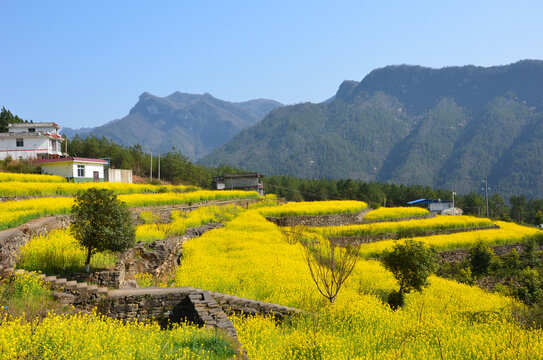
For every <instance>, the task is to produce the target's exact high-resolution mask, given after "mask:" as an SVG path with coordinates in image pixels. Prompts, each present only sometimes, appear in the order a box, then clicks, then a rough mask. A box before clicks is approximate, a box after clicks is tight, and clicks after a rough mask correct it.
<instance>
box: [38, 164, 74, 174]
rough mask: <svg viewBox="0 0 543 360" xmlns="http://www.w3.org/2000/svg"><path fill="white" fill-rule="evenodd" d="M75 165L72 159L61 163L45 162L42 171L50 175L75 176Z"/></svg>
mask: <svg viewBox="0 0 543 360" xmlns="http://www.w3.org/2000/svg"><path fill="white" fill-rule="evenodd" d="M73 170H74V166H73V162H72V161H66V162H61V163H49V164H48V163H45V164H41V172H42V173H43V174H49V175H59V176H63V177H67V178H71V177H73V176H74V173H73Z"/></svg>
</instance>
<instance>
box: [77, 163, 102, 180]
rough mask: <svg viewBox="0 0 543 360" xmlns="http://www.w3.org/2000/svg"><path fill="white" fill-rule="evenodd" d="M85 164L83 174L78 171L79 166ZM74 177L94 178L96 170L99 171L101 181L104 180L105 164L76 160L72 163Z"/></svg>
mask: <svg viewBox="0 0 543 360" xmlns="http://www.w3.org/2000/svg"><path fill="white" fill-rule="evenodd" d="M79 166H83V172H84V174H83V176H81V174H80V173H79V172H78V167H79ZM72 171H73V174H74V175H73V177H74V178H86V179H92V178H93V177H94V172H95V171H98V178H99V179H100V180H101V181H104V164H95V163H85V162H79V161H74V162H73V165H72Z"/></svg>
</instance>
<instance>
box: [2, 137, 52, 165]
mask: <svg viewBox="0 0 543 360" xmlns="http://www.w3.org/2000/svg"><path fill="white" fill-rule="evenodd" d="M21 135H22V134H21ZM21 140H22V145H23V146H17V144H19V145H20V144H21ZM18 141H19V142H18ZM57 145H58V144H57ZM50 146H51V144H50V143H49V137H47V136H43V137H42V136H32V137H26V136H21V137H17V136H9V137H0V159H2V160H3V159H5V158H6V157H8V156H11V158H12V159H14V160H17V159H31V158H37V157H38V155H39V154H47V153H50V154H55V155H62V152H61V151H56V152H52V151H51V150H50ZM57 149H58V146H57ZM58 150H60V149H58Z"/></svg>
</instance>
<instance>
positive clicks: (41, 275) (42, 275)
mask: <svg viewBox="0 0 543 360" xmlns="http://www.w3.org/2000/svg"><path fill="white" fill-rule="evenodd" d="M46 276H47V275H45V274H37V275H36V277H37V278H38V279H42V280H43V279H45V277H46Z"/></svg>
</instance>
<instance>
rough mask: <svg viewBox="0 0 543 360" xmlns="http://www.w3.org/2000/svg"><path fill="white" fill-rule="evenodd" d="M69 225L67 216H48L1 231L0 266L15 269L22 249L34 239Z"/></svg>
mask: <svg viewBox="0 0 543 360" xmlns="http://www.w3.org/2000/svg"><path fill="white" fill-rule="evenodd" d="M68 223H69V216H67V215H57V216H47V217H42V218H39V219H34V220H30V221H29V222H27V223H26V224H24V225H20V226H17V227H15V228H12V229H8V230H2V231H0V264H2V265H3V266H4V267H5V268H12V267H14V266H15V264H16V263H17V256H18V254H19V250H20V248H21V247H22V246H24V245H25V244H26V243H27V242H28V241H29V240H30V239H31V238H32V237H34V236H37V235H45V234H46V233H47V232H48V231H51V230H55V229H58V228H61V227H65V226H67V225H68Z"/></svg>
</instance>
